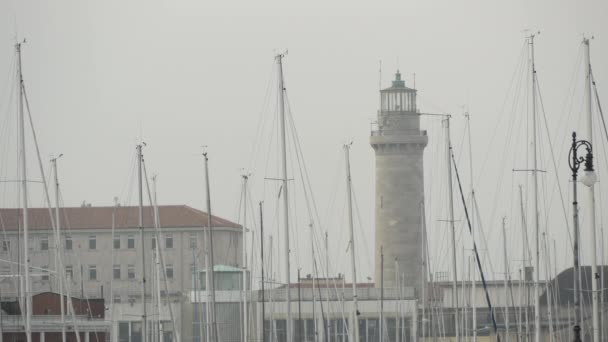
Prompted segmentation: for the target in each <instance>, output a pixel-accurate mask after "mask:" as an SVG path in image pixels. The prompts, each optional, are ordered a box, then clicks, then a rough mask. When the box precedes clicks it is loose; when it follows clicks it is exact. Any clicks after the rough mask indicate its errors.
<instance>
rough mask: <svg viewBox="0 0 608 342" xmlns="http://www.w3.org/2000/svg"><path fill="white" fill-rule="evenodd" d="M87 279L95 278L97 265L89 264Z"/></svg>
mask: <svg viewBox="0 0 608 342" xmlns="http://www.w3.org/2000/svg"><path fill="white" fill-rule="evenodd" d="M89 280H97V266H95V265H89Z"/></svg>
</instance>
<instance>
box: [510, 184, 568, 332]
mask: <svg viewBox="0 0 608 342" xmlns="http://www.w3.org/2000/svg"><path fill="white" fill-rule="evenodd" d="M519 203H520V211H521V234H522V235H521V239H522V243H521V245H522V248H521V250H522V257H523V259H522V270H521V273H520V275H519V278H520V289H519V291H520V295H519V297H520V306H519V307H520V313H521V308H522V307H524V308H525V309H524V318H525V322H526V323H525V336H526V337H525V340H528V338H529V334H530V324H529V320H528V312H529V311H530V310H529V302H528V300H529V296H528V293H529V286H528V278H527V272H526V267H527V265H528V263H527V261H528V259H527V258H526V257H527V254H526V252H527V249H528V229H527V224H526V216H525V215H526V211H525V209H524V195H523V189H522V187H521V185H520V186H519ZM522 286H523V290H522V288H521V287H522ZM574 292H576V285H575V291H574ZM524 296H525V303H526V304H525V306H524V305H523V302H524ZM520 315H521V314H520ZM523 333H524V330H523V329H522V330H521V334H522V338H523Z"/></svg>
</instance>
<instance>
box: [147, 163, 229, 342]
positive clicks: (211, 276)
mask: <svg viewBox="0 0 608 342" xmlns="http://www.w3.org/2000/svg"><path fill="white" fill-rule="evenodd" d="M203 156H204V157H205V184H206V185H207V187H206V190H207V246H206V247H207V250H208V251H209V267H208V268H207V272H206V273H207V274H208V276H209V278H208V279H209V284H208V285H209V287H208V288H207V291H209V292H210V294H211V303H209V304H211V310H209V313H210V314H211V317H210V318H211V341H212V342H219V340H218V334H217V321H216V317H215V280H214V279H215V275H214V273H215V270H214V265H215V264H214V262H213V222H212V219H211V190H210V188H209V165H208V164H209V158H207V152H205V153H203ZM144 342H145V341H144Z"/></svg>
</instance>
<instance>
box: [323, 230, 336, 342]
mask: <svg viewBox="0 0 608 342" xmlns="http://www.w3.org/2000/svg"><path fill="white" fill-rule="evenodd" d="M325 268H326V277H327V278H325V303H326V306H327V315H326V318H325V320H326V321H325V342H329V341H330V340H331V339H330V338H329V331H330V329H329V325H330V324H331V321H330V320H329V281H330V277H329V236H328V234H327V231H326V232H325ZM334 284H335V283H334Z"/></svg>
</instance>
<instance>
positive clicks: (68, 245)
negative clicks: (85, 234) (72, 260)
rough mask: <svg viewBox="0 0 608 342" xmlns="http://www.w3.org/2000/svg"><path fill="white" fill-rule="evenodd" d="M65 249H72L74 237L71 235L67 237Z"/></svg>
mask: <svg viewBox="0 0 608 342" xmlns="http://www.w3.org/2000/svg"><path fill="white" fill-rule="evenodd" d="M65 249H66V250H68V251H71V250H72V237H71V236H69V235H66V237H65Z"/></svg>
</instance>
